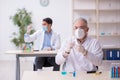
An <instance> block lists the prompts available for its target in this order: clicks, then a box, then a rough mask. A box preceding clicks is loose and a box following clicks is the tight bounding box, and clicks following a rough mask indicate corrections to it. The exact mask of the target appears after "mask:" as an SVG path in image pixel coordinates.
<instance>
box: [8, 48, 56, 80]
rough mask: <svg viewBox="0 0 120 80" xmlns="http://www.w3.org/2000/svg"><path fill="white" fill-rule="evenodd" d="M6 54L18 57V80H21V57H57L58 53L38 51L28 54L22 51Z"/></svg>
mask: <svg viewBox="0 0 120 80" xmlns="http://www.w3.org/2000/svg"><path fill="white" fill-rule="evenodd" d="M6 54H15V55H16V80H20V57H35V56H36V57H55V55H56V54H57V51H37V52H29V53H26V52H24V51H22V50H10V51H6Z"/></svg>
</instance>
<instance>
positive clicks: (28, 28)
mask: <svg viewBox="0 0 120 80" xmlns="http://www.w3.org/2000/svg"><path fill="white" fill-rule="evenodd" d="M31 30H32V24H30V25H28V26H27V34H30V32H31Z"/></svg>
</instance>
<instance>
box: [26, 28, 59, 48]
mask: <svg viewBox="0 0 120 80" xmlns="http://www.w3.org/2000/svg"><path fill="white" fill-rule="evenodd" d="M24 40H25V42H33V41H35V42H34V50H41V49H42V46H43V41H44V31H43V30H38V31H36V32H35V33H33V34H32V35H28V36H27V37H24ZM60 45H61V43H60V35H59V34H57V33H56V32H54V31H52V37H51V46H52V48H54V49H59V48H60Z"/></svg>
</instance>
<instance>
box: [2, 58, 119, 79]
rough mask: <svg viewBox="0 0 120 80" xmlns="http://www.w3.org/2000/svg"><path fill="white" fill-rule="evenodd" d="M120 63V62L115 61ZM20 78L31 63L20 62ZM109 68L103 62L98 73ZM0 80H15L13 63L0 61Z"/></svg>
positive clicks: (109, 64) (27, 61)
mask: <svg viewBox="0 0 120 80" xmlns="http://www.w3.org/2000/svg"><path fill="white" fill-rule="evenodd" d="M112 62H116V61H112ZM117 62H119V63H120V61H117ZM20 63H21V77H22V74H23V72H24V71H26V70H30V71H31V70H32V68H33V66H32V63H33V61H31V60H26V59H23V60H21V62H20ZM110 67H111V61H103V64H102V65H101V66H100V67H99V70H100V71H108V70H110ZM43 70H52V67H51V68H44V69H43ZM0 80H15V61H0Z"/></svg>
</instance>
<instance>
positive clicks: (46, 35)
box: [42, 31, 52, 49]
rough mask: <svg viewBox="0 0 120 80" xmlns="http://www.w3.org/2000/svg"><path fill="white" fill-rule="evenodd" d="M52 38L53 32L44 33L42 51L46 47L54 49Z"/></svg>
mask: <svg viewBox="0 0 120 80" xmlns="http://www.w3.org/2000/svg"><path fill="white" fill-rule="evenodd" d="M51 36H52V31H51V32H46V31H45V32H44V40H43V47H42V49H44V48H45V47H52V45H51Z"/></svg>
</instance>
